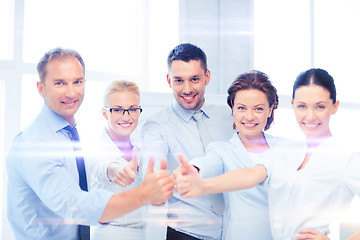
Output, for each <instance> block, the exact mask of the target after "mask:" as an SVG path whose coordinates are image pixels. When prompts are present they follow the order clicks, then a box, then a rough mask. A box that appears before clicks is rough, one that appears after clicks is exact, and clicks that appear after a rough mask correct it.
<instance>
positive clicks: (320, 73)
mask: <svg viewBox="0 0 360 240" xmlns="http://www.w3.org/2000/svg"><path fill="white" fill-rule="evenodd" d="M311 84H315V85H318V86H320V87H323V88H325V89H326V90H328V91H329V93H330V99H332V100H333V103H335V102H336V87H335V82H334V78H333V77H332V76H331V75H330V74H329V73H328V72H327V71H325V70H324V69H321V68H310V69H309V70H307V71H304V72H302V73H300V74H299V75H298V76H297V78H296V80H295V82H294V86H293V94H292V99H294V97H295V91H296V89H298V88H299V87H301V86H308V85H311Z"/></svg>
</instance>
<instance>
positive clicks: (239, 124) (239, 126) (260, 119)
mask: <svg viewBox="0 0 360 240" xmlns="http://www.w3.org/2000/svg"><path fill="white" fill-rule="evenodd" d="M232 111H233V115H234V123H235V126H236V130H237V131H239V133H238V135H239V137H240V139H241V140H243V141H244V140H245V139H263V132H262V131H263V130H264V127H265V125H266V123H267V119H268V117H270V115H271V111H272V109H271V108H270V107H269V102H268V100H267V97H266V94H265V93H263V92H262V91H260V90H257V89H246V90H240V91H238V92H237V93H236V95H235V99H234V107H233V109H232Z"/></svg>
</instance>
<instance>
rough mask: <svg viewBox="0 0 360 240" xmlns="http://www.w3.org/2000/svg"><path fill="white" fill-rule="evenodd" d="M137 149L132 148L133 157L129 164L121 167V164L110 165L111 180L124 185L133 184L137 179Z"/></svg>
mask: <svg viewBox="0 0 360 240" xmlns="http://www.w3.org/2000/svg"><path fill="white" fill-rule="evenodd" d="M137 153H138V151H137V149H136V148H133V150H132V159H131V161H130V162H129V164H128V165H126V166H125V167H124V168H121V167H120V166H119V164H116V163H114V164H110V165H109V167H108V170H107V171H108V176H109V179H110V181H112V182H115V183H117V184H119V185H120V186H122V187H126V186H129V185H131V184H132V183H133V182H134V181H135V177H136V172H137V170H138V161H137Z"/></svg>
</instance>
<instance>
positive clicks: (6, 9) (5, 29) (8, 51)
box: [0, 0, 14, 60]
mask: <svg viewBox="0 0 360 240" xmlns="http://www.w3.org/2000/svg"><path fill="white" fill-rule="evenodd" d="M13 19H14V1H12V0H1V1H0V36H1V37H0V60H10V59H11V58H12V47H13V31H12V29H13Z"/></svg>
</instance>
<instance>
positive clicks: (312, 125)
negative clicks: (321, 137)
mask: <svg viewBox="0 0 360 240" xmlns="http://www.w3.org/2000/svg"><path fill="white" fill-rule="evenodd" d="M304 125H305V126H306V127H309V128H312V127H316V126H318V124H306V123H304Z"/></svg>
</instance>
